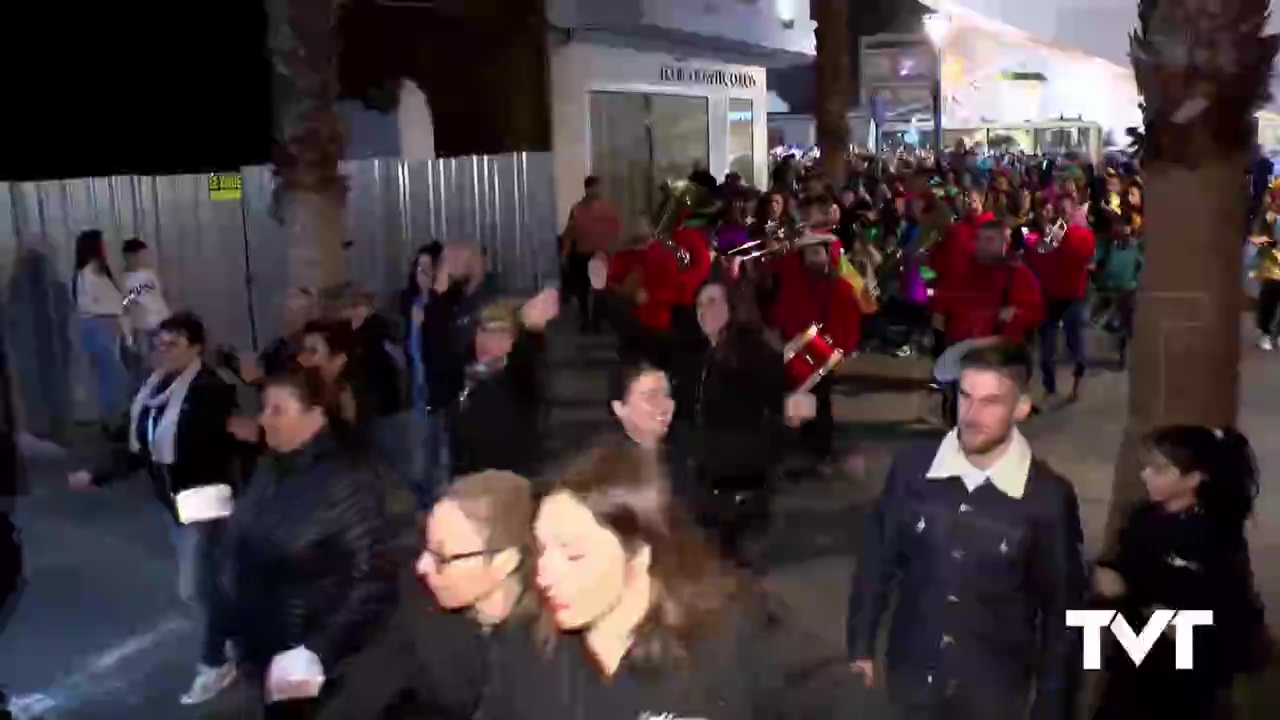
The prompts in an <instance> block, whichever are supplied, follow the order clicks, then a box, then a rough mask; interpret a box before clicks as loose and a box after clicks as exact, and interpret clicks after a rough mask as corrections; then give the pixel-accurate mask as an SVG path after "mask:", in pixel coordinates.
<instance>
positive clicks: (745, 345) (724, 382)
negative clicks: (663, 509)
mask: <svg viewBox="0 0 1280 720" xmlns="http://www.w3.org/2000/svg"><path fill="white" fill-rule="evenodd" d="M601 308H602V311H603V312H604V313H606V315H607V316H608V318H609V321H610V322H611V323H612V324H613V325H614V327H615V328H616V329H617V331H618V333H619V335H620V336H626V337H630V338H632V339H633V340H634V341H636V342H638V343H639V344H640V345H642V346H644V347H646V348H648V349H649V352H648V353H647V354H648V355H650V356H651V357H652V358H653V359H655V360H657V364H658V365H659V366H660V367H662V368H664V369H665V370H666V371H667V372H668V373H669V375H670V380H671V395H672V398H673V399H674V400H675V403H676V409H675V418H674V422H673V425H672V428H671V439H672V442H671V445H673V446H677V447H678V448H679V453H678V454H679V455H680V456H681V457H682V458H684V459H685V460H687V462H688V463H689V469H690V472H681V473H678V475H679V476H685V475H693V476H696V477H697V478H698V481H699V482H700V483H702V484H703V485H706V486H715V485H716V483H717V482H718V481H721V480H730V479H740V478H746V477H756V478H764V477H767V476H769V475H770V474H771V473H772V472H773V470H774V469H775V467H776V466H777V464H778V461H779V459H780V457H781V450H782V437H783V435H782V432H783V427H782V416H783V403H784V402H785V400H786V396H787V380H786V375H785V373H784V370H783V364H782V356H781V354H780V353H779V352H777V351H776V350H774V349H773V348H772V347H770V346H769V345H768V343H766V342H765V340H764V337H763V335H762V334H761V333H760V332H756V331H755V330H753V329H750V328H745V327H733V328H731V329H730V332H729V336H728V338H727V339H726V341H725V343H724V345H722V346H721V347H720V348H713V347H711V344H710V342H709V341H708V340H707V337H706V335H704V334H703V333H702V330H701V328H699V327H698V326H697V323H696V322H695V323H693V324H692V326H690V327H686V326H683V325H682V324H680V323H673V329H672V330H671V331H668V332H661V331H654V330H651V329H649V328H646V327H643V326H641V325H640V324H639V323H636V322H635V321H634V320H633V319H632V315H631V313H630V311H629V309H628V307H627V306H626V304H625V302H624V301H623V300H622V299H621V298H619V297H618V296H617V295H615V294H613V293H606V294H605V295H603V296H602V303H601Z"/></svg>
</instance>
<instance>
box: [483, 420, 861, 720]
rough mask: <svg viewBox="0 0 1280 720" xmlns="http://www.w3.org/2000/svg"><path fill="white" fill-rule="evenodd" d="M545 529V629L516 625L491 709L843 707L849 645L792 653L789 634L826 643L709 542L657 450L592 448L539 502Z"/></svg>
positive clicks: (552, 714) (622, 712)
mask: <svg viewBox="0 0 1280 720" xmlns="http://www.w3.org/2000/svg"><path fill="white" fill-rule="evenodd" d="M533 534H534V539H535V542H536V544H537V552H538V560H537V567H536V583H537V587H538V589H539V591H540V592H541V594H542V598H543V614H542V617H541V618H539V620H538V623H537V627H536V632H535V633H534V637H532V638H530V637H528V636H526V635H524V634H516V633H511V634H509V635H508V639H509V640H510V641H511V642H508V643H506V644H504V645H503V647H502V648H501V651H500V652H498V653H495V655H494V666H493V667H492V668H491V671H490V675H489V677H490V684H489V688H488V691H487V692H486V696H485V700H484V702H483V703H482V706H481V709H480V713H481V716H482V717H485V718H487V719H488V720H515V719H516V718H520V719H522V720H541V719H542V718H548V719H550V718H556V719H557V720H559V719H561V718H566V717H577V718H641V717H648V718H653V717H680V718H709V719H713V720H721V719H725V720H728V719H730V718H732V719H733V720H752V719H754V718H767V717H768V718H771V717H779V716H798V717H835V716H837V714H838V712H839V710H838V708H837V707H836V706H837V704H838V702H839V700H840V698H841V697H842V696H843V693H842V689H843V688H845V687H847V685H846V684H845V678H847V673H845V672H842V671H840V670H837V669H836V668H837V666H838V665H840V664H841V661H840V659H839V657H838V652H836V651H835V650H834V649H832V652H830V653H826V654H823V653H821V652H819V653H816V654H814V655H811V656H808V657H806V658H804V659H800V658H794V657H793V658H791V660H789V661H782V660H781V658H782V657H783V656H784V655H786V654H787V653H785V652H783V650H784V648H783V646H782V645H781V644H780V643H781V642H783V641H786V642H788V643H791V642H794V643H796V645H794V646H791V645H789V646H788V647H787V648H786V649H790V650H793V649H794V648H797V647H798V648H802V649H803V650H805V651H806V652H812V650H813V648H815V647H817V648H821V646H822V645H821V643H818V644H816V645H815V644H814V641H813V639H812V638H807V637H800V636H797V635H796V634H795V630H794V629H793V628H791V627H789V626H788V624H787V623H786V622H785V620H786V618H785V617H783V616H781V615H779V614H778V613H776V612H774V611H772V610H771V609H770V607H769V605H770V603H769V602H767V601H766V600H765V599H764V598H763V596H762V595H759V594H756V593H755V592H753V591H752V589H751V588H749V587H748V586H747V585H745V584H743V583H742V582H740V581H739V580H738V579H736V578H735V577H734V575H733V574H732V573H731V572H730V571H729V570H727V569H726V568H725V567H724V566H723V565H722V564H721V562H720V561H719V559H718V558H717V557H716V555H715V553H714V552H712V551H711V550H710V549H709V548H708V547H707V546H706V545H704V544H702V542H701V541H700V540H699V537H698V533H697V532H696V531H695V530H694V529H693V527H692V525H691V524H690V523H689V522H688V521H687V520H686V519H685V517H684V516H683V514H682V513H681V512H680V511H679V509H678V506H677V504H676V503H674V502H673V500H672V498H671V493H670V487H669V485H668V483H667V481H666V478H665V476H664V475H663V473H662V470H661V463H660V462H659V461H658V458H657V456H656V454H654V453H652V452H651V451H648V450H646V449H644V448H642V447H640V446H638V445H636V444H615V445H608V446H600V447H597V448H595V449H593V450H591V451H590V452H588V453H587V454H586V455H584V456H583V457H581V458H580V459H579V460H578V461H577V462H576V463H574V464H573V465H572V466H571V467H570V468H569V469H568V470H567V471H566V472H565V473H564V474H562V475H561V476H560V478H559V479H558V480H557V481H556V482H555V484H554V485H553V486H552V488H551V490H550V492H549V493H548V494H547V495H546V496H545V497H544V499H543V500H542V502H541V503H540V504H539V507H538V511H537V514H536V516H535V519H534V524H533ZM788 636H790V637H788ZM827 668H830V669H831V671H832V672H831V673H830V674H827V673H823V672H819V671H820V670H823V669H827ZM828 680H830V681H833V683H834V684H832V685H827V684H825V682H823V681H828Z"/></svg>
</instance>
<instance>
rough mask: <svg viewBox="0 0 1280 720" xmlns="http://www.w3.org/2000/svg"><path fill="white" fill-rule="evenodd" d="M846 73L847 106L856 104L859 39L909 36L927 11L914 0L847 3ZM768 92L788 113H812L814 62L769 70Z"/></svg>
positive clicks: (814, 104) (863, 0)
mask: <svg viewBox="0 0 1280 720" xmlns="http://www.w3.org/2000/svg"><path fill="white" fill-rule="evenodd" d="M849 3H850V8H849V38H850V42H849V47H850V49H851V52H850V53H849V54H850V57H849V70H850V73H851V77H852V79H853V84H852V85H851V89H852V92H851V94H850V95H851V97H850V99H849V107H850V109H853V108H855V107H857V105H858V99H859V97H860V96H861V94H862V88H861V87H859V86H858V76H859V74H860V73H861V70H860V68H859V64H858V63H859V60H860V58H859V53H858V40H859V38H863V37H868V36H870V35H879V34H881V33H912V32H916V31H918V30H919V29H920V19H921V18H922V17H924V15H925V13H927V12H928V11H929V8H928V7H926V6H925V5H923V4H921V3H920V2H917V0H849ZM768 82H769V90H771V91H772V92H774V93H777V95H778V97H780V98H782V100H783V102H785V103H787V104H788V105H790V106H791V108H790V112H794V113H806V114H812V113H813V112H814V110H815V109H816V108H817V97H816V90H815V86H814V66H813V63H807V64H805V65H793V66H791V67H785V68H771V69H770V70H769V74H768Z"/></svg>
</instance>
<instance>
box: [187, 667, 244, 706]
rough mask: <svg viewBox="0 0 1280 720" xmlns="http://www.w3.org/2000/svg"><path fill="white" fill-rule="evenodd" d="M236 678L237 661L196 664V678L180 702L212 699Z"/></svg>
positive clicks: (193, 702) (190, 702)
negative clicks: (218, 663)
mask: <svg viewBox="0 0 1280 720" xmlns="http://www.w3.org/2000/svg"><path fill="white" fill-rule="evenodd" d="M235 679H236V666H235V663H230V662H228V663H224V664H223V665H221V666H219V667H209V666H208V665H198V666H196V679H195V680H194V681H192V683H191V689H190V690H188V691H187V692H186V693H185V694H184V695H183V696H182V697H181V698H179V699H178V702H180V703H182V704H183V705H199V704H201V703H204V702H208V701H210V700H212V699H213V698H214V697H216V696H217V695H218V693H220V692H222V691H223V690H226V689H227V687H228V686H229V685H231V683H232V682H234V681H235Z"/></svg>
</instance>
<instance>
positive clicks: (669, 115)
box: [589, 92, 710, 225]
mask: <svg viewBox="0 0 1280 720" xmlns="http://www.w3.org/2000/svg"><path fill="white" fill-rule="evenodd" d="M589 103H590V112H591V174H592V175H595V176H597V177H599V178H600V184H601V186H602V189H603V191H604V195H605V197H607V198H609V199H610V200H612V201H613V202H614V203H615V204H616V205H617V206H618V212H619V216H620V217H622V218H623V222H624V224H626V225H630V224H631V223H632V222H634V221H635V219H636V218H638V217H640V216H641V215H646V216H652V215H653V214H654V213H655V212H656V210H657V204H658V200H659V197H660V196H659V192H658V188H659V186H660V185H661V184H662V183H664V182H666V181H668V180H673V179H677V178H686V177H688V176H689V174H690V173H691V172H692V171H693V169H694V168H695V167H701V168H706V167H707V166H708V162H709V160H710V149H709V143H708V140H707V129H708V117H709V114H708V109H707V98H705V97H686V96H681V95H647V94H643V93H624V92H592V93H590V96H589Z"/></svg>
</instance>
